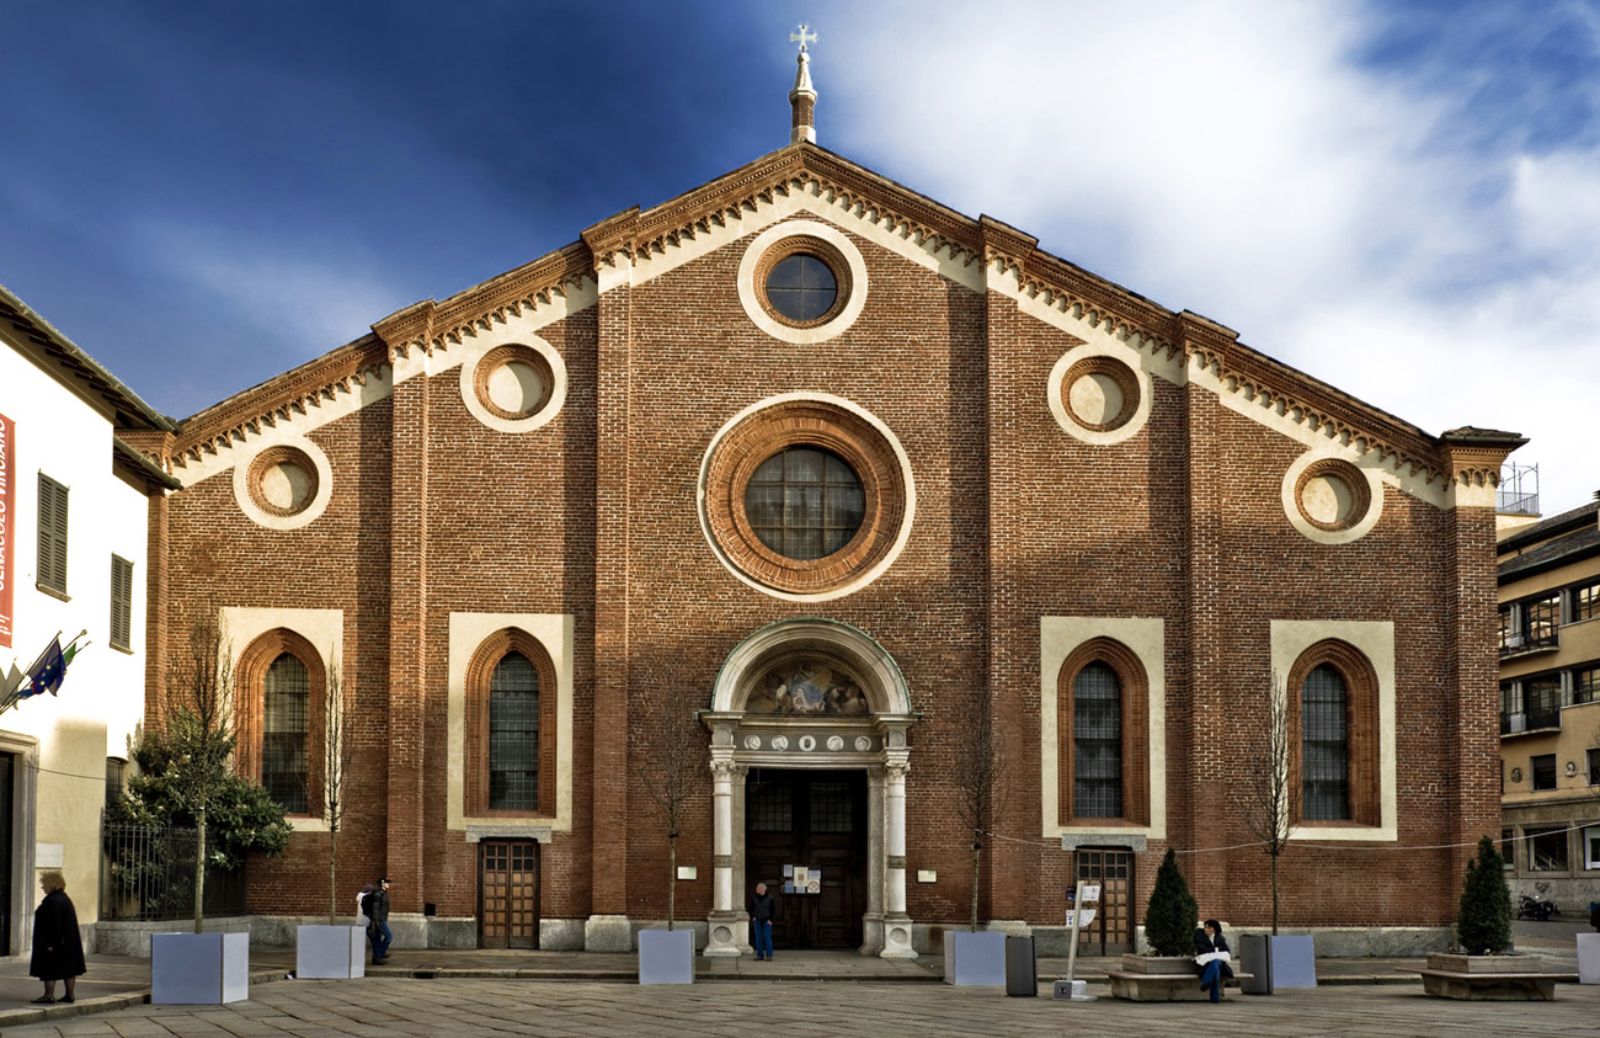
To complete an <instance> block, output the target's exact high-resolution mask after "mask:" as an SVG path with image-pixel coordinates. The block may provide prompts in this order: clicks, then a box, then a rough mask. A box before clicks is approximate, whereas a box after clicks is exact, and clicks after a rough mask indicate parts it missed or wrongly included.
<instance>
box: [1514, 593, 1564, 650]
mask: <svg viewBox="0 0 1600 1038" xmlns="http://www.w3.org/2000/svg"><path fill="white" fill-rule="evenodd" d="M1522 614H1523V617H1524V618H1525V619H1524V623H1523V625H1522V626H1523V631H1524V633H1525V634H1526V638H1527V647H1528V648H1533V647H1535V646H1539V645H1554V644H1555V643H1556V638H1557V635H1556V629H1557V628H1558V627H1560V626H1561V596H1560V595H1559V594H1556V595H1546V596H1545V597H1544V598H1536V599H1534V600H1532V601H1531V602H1524V603H1523V604H1522Z"/></svg>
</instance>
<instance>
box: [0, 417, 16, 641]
mask: <svg viewBox="0 0 1600 1038" xmlns="http://www.w3.org/2000/svg"><path fill="white" fill-rule="evenodd" d="M16 438H17V423H15V422H13V421H12V420H11V419H9V418H7V417H6V416H5V415H3V414H0V647H4V648H7V649H9V648H11V626H12V615H13V614H12V603H13V602H14V601H15V596H13V595H12V589H11V585H12V584H13V583H15V582H16V574H17V565H16V554H17V481H16V478H15V477H16V471H17V465H16V461H17V450H16V443H15V441H16Z"/></svg>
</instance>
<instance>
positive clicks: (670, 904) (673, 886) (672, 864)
mask: <svg viewBox="0 0 1600 1038" xmlns="http://www.w3.org/2000/svg"><path fill="white" fill-rule="evenodd" d="M677 898H678V838H677V837H676V836H669V837H667V929H668V930H670V929H672V913H673V910H674V909H675V908H676V907H677Z"/></svg>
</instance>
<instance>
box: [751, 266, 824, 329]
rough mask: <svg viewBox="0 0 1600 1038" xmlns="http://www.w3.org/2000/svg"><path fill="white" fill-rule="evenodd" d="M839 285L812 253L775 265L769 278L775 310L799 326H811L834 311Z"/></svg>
mask: <svg viewBox="0 0 1600 1038" xmlns="http://www.w3.org/2000/svg"><path fill="white" fill-rule="evenodd" d="M838 298H839V282H838V280H837V279H835V278H834V276H833V271H832V270H830V269H829V268H828V265H827V264H826V263H824V262H822V260H820V259H818V258H817V257H815V256H813V255H811V254H810V253H809V252H797V253H795V254H794V255H793V256H787V257H785V258H783V259H781V260H779V261H778V262H777V263H775V264H773V267H772V273H770V274H768V275H767V299H768V301H769V302H771V303H772V308H773V309H774V310H776V311H778V313H779V314H780V315H781V316H783V317H786V318H788V319H789V320H791V321H793V322H795V323H796V324H809V323H811V322H812V321H815V320H817V319H819V318H821V317H823V316H825V315H826V314H827V313H828V311H829V310H832V309H833V304H834V301H835V300H836V299H838Z"/></svg>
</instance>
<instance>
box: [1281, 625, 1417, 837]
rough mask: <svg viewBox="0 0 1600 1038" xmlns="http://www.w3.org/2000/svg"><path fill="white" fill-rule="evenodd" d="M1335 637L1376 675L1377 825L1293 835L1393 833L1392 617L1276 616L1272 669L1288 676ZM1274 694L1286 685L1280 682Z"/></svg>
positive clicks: (1305, 829)
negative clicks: (1319, 645)
mask: <svg viewBox="0 0 1600 1038" xmlns="http://www.w3.org/2000/svg"><path fill="white" fill-rule="evenodd" d="M1325 638H1337V639H1339V640H1340V641H1342V642H1348V643H1349V644H1350V645H1352V646H1354V647H1355V648H1356V649H1357V650H1359V651H1360V652H1361V654H1362V655H1363V656H1365V657H1366V658H1367V661H1368V662H1369V663H1371V664H1372V669H1373V671H1374V672H1375V673H1376V674H1377V675H1378V783H1379V794H1378V804H1379V810H1380V812H1381V815H1380V817H1379V820H1378V824H1377V825H1375V826H1342V825H1341V826H1326V825H1324V826H1315V825H1302V826H1296V827H1295V830H1294V832H1293V833H1292V834H1291V835H1290V837H1289V839H1291V840H1361V841H1371V842H1383V841H1390V842H1392V841H1394V840H1395V839H1397V838H1398V837H1397V835H1396V832H1397V829H1398V825H1397V823H1398V811H1399V794H1398V790H1397V786H1396V775H1395V743H1394V720H1395V714H1394V696H1395V691H1394V623H1393V622H1391V621H1389V620H1274V621H1272V671H1273V673H1274V674H1277V675H1278V678H1279V680H1280V681H1287V680H1288V678H1289V669H1290V668H1291V667H1293V666H1294V661H1295V660H1297V659H1299V658H1300V654H1301V653H1303V652H1305V651H1306V650H1307V649H1309V648H1311V646H1313V645H1315V644H1316V643H1317V642H1320V641H1322V640H1323V639H1325ZM1273 691H1274V694H1275V695H1278V696H1287V695H1288V694H1289V691H1288V690H1287V689H1285V688H1282V687H1278V688H1276V689H1274V690H1273Z"/></svg>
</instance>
